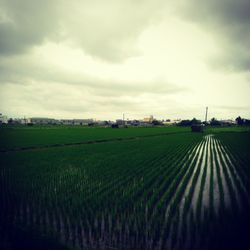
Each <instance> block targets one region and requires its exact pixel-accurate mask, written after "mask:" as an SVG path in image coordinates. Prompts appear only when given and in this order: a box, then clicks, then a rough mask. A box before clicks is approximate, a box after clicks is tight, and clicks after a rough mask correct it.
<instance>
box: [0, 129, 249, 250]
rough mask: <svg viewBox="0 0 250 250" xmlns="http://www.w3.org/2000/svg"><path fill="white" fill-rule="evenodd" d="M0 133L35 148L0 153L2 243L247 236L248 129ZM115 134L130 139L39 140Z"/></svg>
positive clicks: (201, 245)
mask: <svg viewBox="0 0 250 250" xmlns="http://www.w3.org/2000/svg"><path fill="white" fill-rule="evenodd" d="M151 135H152V136H151ZM157 135H158V136H157ZM71 136H72V137H71ZM1 137H2V138H4V141H1V148H2V149H13V148H16V149H17V148H25V147H28V146H35V147H36V148H33V149H29V150H28V149H27V150H22V151H21V150H20V151H13V152H5V153H3V152H2V153H0V156H1V157H0V165H1V170H0V171H1V172H0V189H1V190H2V191H1V193H0V202H1V207H0V209H1V213H0V222H1V223H0V230H1V231H0V235H1V236H0V237H1V239H0V240H1V242H2V245H3V249H20V245H24V246H25V247H26V249H29V248H30V249H64V248H65V249H67V248H72V249H243V246H244V244H248V238H247V237H246V232H247V230H248V231H249V225H250V224H249V222H250V220H249V212H248V211H249V209H250V199H249V195H250V192H249V190H250V168H249V160H250V133H249V132H248V129H247V128H245V129H244V130H243V131H242V129H239V128H235V127H234V128H230V129H228V128H223V129H220V130H219V129H215V130H214V131H213V129H212V128H210V129H208V130H207V131H206V132H205V133H191V132H190V128H177V127H168V128H128V129H108V128H107V129H106V128H81V127H78V128H77V127H76V128H73V127H72V128H67V127H58V128H56V127H53V128H51V127H47V128H46V127H42V128H41V127H40V128H39V127H38V128H36V127H34V128H11V129H6V128H5V129H4V130H2V131H1ZM25 138H27V140H26V139H25ZM115 138H124V139H125V138H130V140H120V141H117V140H110V141H103V142H102V143H94V144H87V145H71V146H70V147H68V146H61V147H51V148H44V147H42V148H40V147H38V146H43V145H53V144H58V143H61V144H65V143H68V142H81V141H88V140H94V141H96V140H102V139H115ZM248 247H249V246H248Z"/></svg>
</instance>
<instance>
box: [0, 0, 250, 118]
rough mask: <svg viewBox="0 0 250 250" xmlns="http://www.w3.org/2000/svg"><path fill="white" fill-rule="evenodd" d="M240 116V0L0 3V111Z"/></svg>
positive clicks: (247, 111) (243, 110)
mask: <svg viewBox="0 0 250 250" xmlns="http://www.w3.org/2000/svg"><path fill="white" fill-rule="evenodd" d="M206 106H208V107H209V118H212V117H216V118H218V119H224V118H234V119H235V118H236V116H238V115H241V116H242V117H245V118H250V0H237V1H236V0H209V1H208V0H199V1H198V0H196V1H195V0H72V1H68V0H42V1H40V0H0V113H3V114H6V115H8V116H9V117H23V116H26V117H54V118H96V119H117V118H121V117H122V114H123V113H125V117H126V118H131V119H132V118H143V117H146V116H149V115H151V114H152V115H154V116H155V117H156V118H164V119H167V118H170V119H175V118H183V119H184V118H193V117H196V118H199V119H204V116H205V107H206Z"/></svg>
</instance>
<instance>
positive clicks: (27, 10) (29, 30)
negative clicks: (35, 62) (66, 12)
mask: <svg viewBox="0 0 250 250" xmlns="http://www.w3.org/2000/svg"><path fill="white" fill-rule="evenodd" d="M57 32H58V23H57V3H56V1H49V0H44V1H33V0H24V1H18V0H11V1H9V0H0V55H5V56H8V55H13V54H18V53H23V52H25V51H27V50H28V49H29V48H31V47H32V46H36V45H40V44H41V43H43V42H44V40H45V39H46V38H49V37H53V38H55V37H56V34H57Z"/></svg>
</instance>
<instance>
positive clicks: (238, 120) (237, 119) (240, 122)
mask: <svg viewBox="0 0 250 250" xmlns="http://www.w3.org/2000/svg"><path fill="white" fill-rule="evenodd" d="M235 121H236V122H237V124H238V125H239V126H242V125H244V119H242V118H241V117H240V116H238V117H237V118H236V119H235Z"/></svg>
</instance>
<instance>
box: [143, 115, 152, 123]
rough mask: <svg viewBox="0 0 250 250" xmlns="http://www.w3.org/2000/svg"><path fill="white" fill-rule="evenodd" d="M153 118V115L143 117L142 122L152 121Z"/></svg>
mask: <svg viewBox="0 0 250 250" xmlns="http://www.w3.org/2000/svg"><path fill="white" fill-rule="evenodd" d="M153 120H154V117H153V116H152V115H151V116H150V117H145V118H143V122H146V123H152V121H153Z"/></svg>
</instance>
